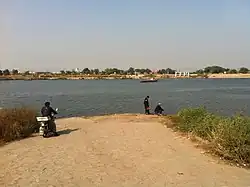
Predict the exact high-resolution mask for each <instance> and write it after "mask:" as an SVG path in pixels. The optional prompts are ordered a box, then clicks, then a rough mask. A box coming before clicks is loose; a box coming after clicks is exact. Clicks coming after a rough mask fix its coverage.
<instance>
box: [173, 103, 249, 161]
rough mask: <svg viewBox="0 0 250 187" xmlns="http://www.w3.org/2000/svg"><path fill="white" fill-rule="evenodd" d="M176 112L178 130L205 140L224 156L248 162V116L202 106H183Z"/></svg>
mask: <svg viewBox="0 0 250 187" xmlns="http://www.w3.org/2000/svg"><path fill="white" fill-rule="evenodd" d="M177 116H178V117H179V120H178V123H176V125H175V128H176V129H177V130H180V131H182V132H186V133H191V134H192V135H194V136H198V137H200V138H202V139H204V140H207V141H208V142H209V144H210V146H209V147H210V148H212V150H213V151H214V152H215V153H217V154H219V155H220V156H222V157H224V158H226V159H230V160H233V161H236V162H238V163H245V164H250V118H249V117H246V116H241V115H235V116H233V117H224V116H217V115H215V114H212V113H210V112H208V111H207V110H206V109H205V108H203V107H199V108H188V109H183V110H181V111H179V112H178V115H177Z"/></svg>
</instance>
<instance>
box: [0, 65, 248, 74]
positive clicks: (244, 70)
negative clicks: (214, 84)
mask: <svg viewBox="0 0 250 187" xmlns="http://www.w3.org/2000/svg"><path fill="white" fill-rule="evenodd" d="M175 72H176V70H174V69H171V68H166V69H160V70H158V71H156V72H153V71H152V70H150V69H149V68H146V69H144V68H142V69H139V68H133V67H130V68H129V69H128V70H122V69H118V68H106V69H105V70H103V71H101V70H99V69H89V68H84V69H82V70H81V71H75V70H71V71H69V70H61V71H60V72H59V74H61V75H77V74H84V75H112V74H118V75H135V74H151V73H158V74H175ZM191 73H195V74H219V73H227V74H236V73H242V74H247V73H250V70H249V69H248V68H246V67H241V68H240V69H238V70H237V69H229V68H224V67H221V66H208V67H205V68H204V69H199V70H197V71H195V72H191ZM18 74H21V75H30V74H31V73H30V71H26V72H23V73H20V72H19V71H18V70H17V69H13V70H8V69H5V70H0V76H8V75H18ZM36 74H53V73H52V72H36Z"/></svg>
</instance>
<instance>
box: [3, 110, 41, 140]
mask: <svg viewBox="0 0 250 187" xmlns="http://www.w3.org/2000/svg"><path fill="white" fill-rule="evenodd" d="M36 115H37V113H36V111H35V110H33V109H29V108H14V109H2V110H0V142H2V143H5V142H10V141H13V140H18V139H22V138H26V137H29V136H30V135H31V134H32V133H33V132H35V131H37V130H38V128H39V126H38V124H37V122H36Z"/></svg>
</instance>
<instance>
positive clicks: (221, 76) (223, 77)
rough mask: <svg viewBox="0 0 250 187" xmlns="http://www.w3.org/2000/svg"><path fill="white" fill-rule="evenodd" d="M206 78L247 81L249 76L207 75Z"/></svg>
mask: <svg viewBox="0 0 250 187" xmlns="http://www.w3.org/2000/svg"><path fill="white" fill-rule="evenodd" d="M208 78H214V79H216V78H217V79H236V78H239V79H246V78H247V79H249V78H250V74H210V75H208Z"/></svg>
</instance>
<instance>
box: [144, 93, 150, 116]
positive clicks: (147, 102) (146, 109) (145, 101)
mask: <svg viewBox="0 0 250 187" xmlns="http://www.w3.org/2000/svg"><path fill="white" fill-rule="evenodd" d="M148 99H149V96H147V97H146V98H145V99H144V108H145V114H150V112H149V110H150V108H149V101H148Z"/></svg>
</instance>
